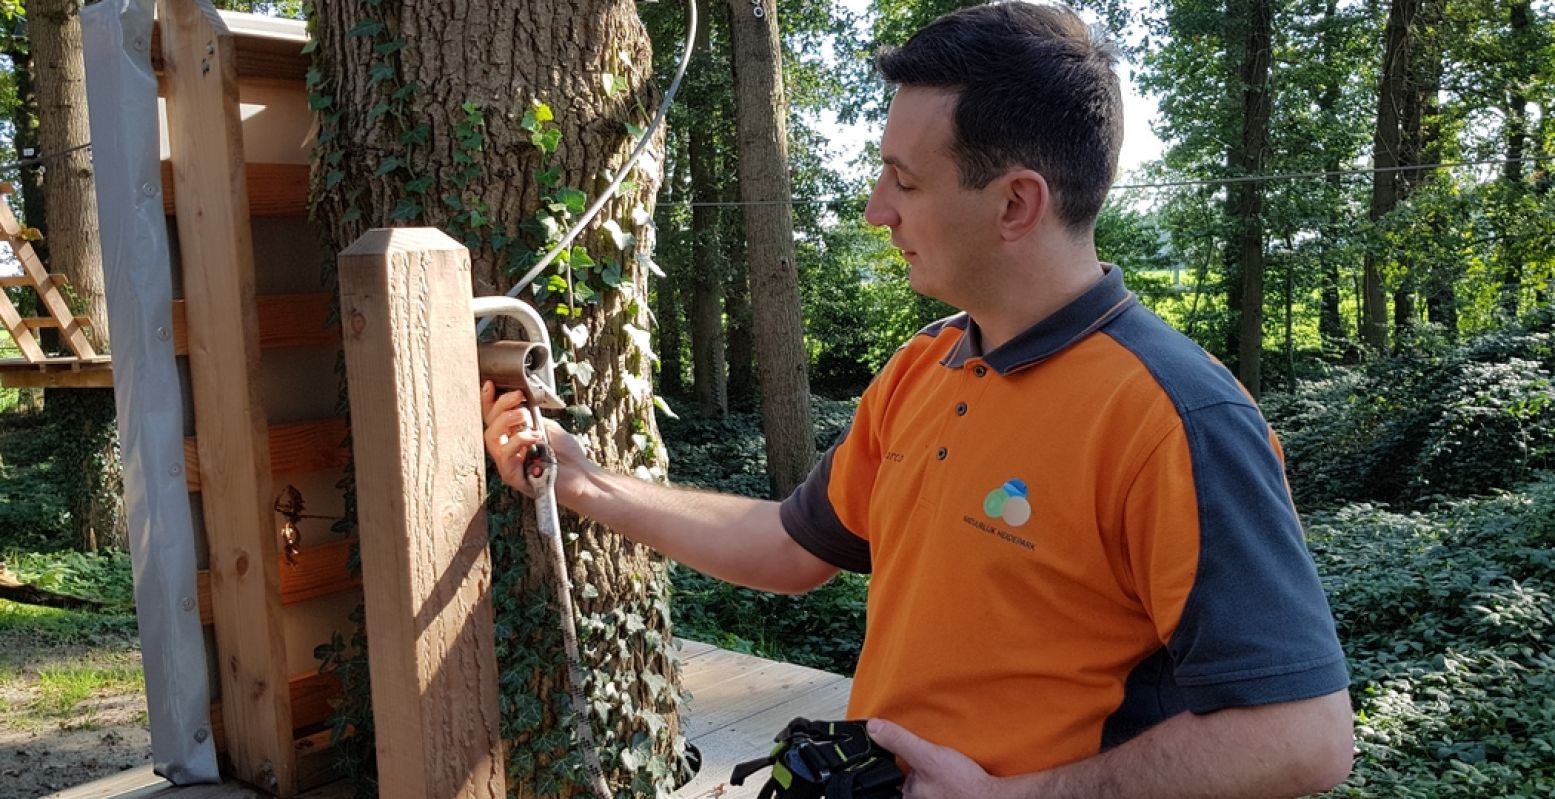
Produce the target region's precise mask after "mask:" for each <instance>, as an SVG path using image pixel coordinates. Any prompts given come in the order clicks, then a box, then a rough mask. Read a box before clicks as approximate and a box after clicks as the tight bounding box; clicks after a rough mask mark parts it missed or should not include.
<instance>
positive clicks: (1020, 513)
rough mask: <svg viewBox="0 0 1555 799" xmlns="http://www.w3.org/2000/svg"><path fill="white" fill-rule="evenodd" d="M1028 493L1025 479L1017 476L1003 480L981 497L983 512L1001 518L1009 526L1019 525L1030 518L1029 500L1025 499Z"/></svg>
mask: <svg viewBox="0 0 1555 799" xmlns="http://www.w3.org/2000/svg"><path fill="white" fill-rule="evenodd" d="M1029 493H1030V492H1029V491H1027V489H1026V481H1024V480H1021V479H1019V478H1010V479H1009V480H1005V481H1004V485H1001V486H999V487H998V488H995V489H994V490H992V491H990V492H988V496H987V497H986V498H984V499H983V512H984V513H986V514H988V517H989V518H991V519H1001V520H1003V521H1004V523H1005V524H1007V525H1009V526H1011V527H1019V526H1021V525H1023V524H1025V523H1026V522H1028V521H1030V520H1031V502H1030V501H1029V500H1028V499H1026V497H1027V495H1028V494H1029Z"/></svg>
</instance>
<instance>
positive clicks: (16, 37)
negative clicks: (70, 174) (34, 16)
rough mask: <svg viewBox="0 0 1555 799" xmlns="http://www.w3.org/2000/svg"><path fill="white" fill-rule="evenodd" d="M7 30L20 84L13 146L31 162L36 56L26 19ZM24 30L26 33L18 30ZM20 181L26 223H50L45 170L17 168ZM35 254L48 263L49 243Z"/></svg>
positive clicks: (33, 153) (6, 51) (35, 120)
mask: <svg viewBox="0 0 1555 799" xmlns="http://www.w3.org/2000/svg"><path fill="white" fill-rule="evenodd" d="M6 27H7V30H6V31H5V35H4V37H3V38H0V41H3V42H4V51H3V54H4V55H6V56H8V57H10V59H11V81H12V82H13V83H15V84H16V108H15V110H14V111H13V112H12V114H11V126H12V130H13V131H14V139H13V140H12V144H13V145H15V150H16V157H17V158H18V159H22V160H27V159H31V158H35V157H37V155H38V150H39V144H38V92H37V88H36V86H35V85H34V84H33V80H32V54H31V53H30V52H28V49H27V39H26V38H25V34H26V30H25V27H23V18H22V17H14V18H12V19H10V20H7V21H6ZM17 28H22V30H17ZM17 174H18V175H19V177H20V180H19V181H18V184H17V189H18V193H19V194H21V196H22V221H23V222H25V223H26V224H28V225H31V226H34V227H40V228H41V227H43V226H44V225H45V224H47V218H46V216H45V215H46V213H47V210H46V209H47V205H46V203H45V198H44V195H43V168H42V167H40V166H37V165H36V164H33V165H28V166H24V167H21V168H19V169H17ZM32 248H33V251H34V252H36V253H37V254H38V257H39V258H42V259H43V260H44V263H47V262H48V242H47V241H41V240H40V241H35V242H33V243H32Z"/></svg>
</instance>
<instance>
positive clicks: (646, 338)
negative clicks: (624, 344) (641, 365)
mask: <svg viewBox="0 0 1555 799" xmlns="http://www.w3.org/2000/svg"><path fill="white" fill-rule="evenodd" d="M621 329H622V330H623V331H625V332H626V336H627V338H629V339H631V341H632V346H634V347H636V348H637V349H639V350H641V351H642V353H643V354H644V355H646V356H648V360H651V361H657V360H658V359H659V357H658V356H657V355H654V354H653V334H652V333H649V332H648V331H646V330H644V329H642V328H640V327H638V326H637V325H634V324H632V323H631V322H627V323H626V324H625V325H622V326H621Z"/></svg>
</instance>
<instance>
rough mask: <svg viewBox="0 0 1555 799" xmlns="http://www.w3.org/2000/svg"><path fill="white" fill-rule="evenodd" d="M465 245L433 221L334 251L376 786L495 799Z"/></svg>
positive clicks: (495, 747)
mask: <svg viewBox="0 0 1555 799" xmlns="http://www.w3.org/2000/svg"><path fill="white" fill-rule="evenodd" d="M470 294H471V289H470V257H469V253H468V252H467V251H466V250H465V249H464V247H462V246H460V245H459V243H458V242H456V241H454V240H453V239H451V238H449V237H448V236H447V235H445V234H443V233H441V232H439V231H437V230H433V229H430V228H417V229H411V228H396V229H379V230H372V231H368V232H367V233H366V234H364V235H363V236H362V237H361V238H360V239H357V241H356V243H354V244H352V245H351V246H350V247H349V248H348V249H346V251H345V252H342V253H341V254H340V295H341V296H340V313H341V319H342V325H341V326H342V328H343V329H344V330H343V333H344V337H345V353H346V375H347V378H346V379H347V385H348V387H349V389H350V392H351V429H352V443H353V449H354V451H355V454H356V486H357V508H358V515H359V521H360V528H361V541H362V549H361V553H362V583H363V592H364V594H365V595H366V600H367V626H368V634H369V637H370V639H371V646H370V647H369V648H368V668H369V671H370V672H371V675H372V686H373V688H372V693H373V725H374V729H375V731H376V735H377V746H378V785H379V791H380V792H381V794H382V795H383V796H384V797H386V799H393V798H394V797H415V799H422V797H427V799H432V798H434V797H436V798H437V799H442V798H443V797H461V798H467V799H487V797H490V799H502V797H504V796H505V795H506V789H505V786H504V783H505V778H504V761H505V759H504V758H503V756H502V739H501V736H500V734H499V732H498V701H497V664H496V651H495V649H496V647H495V643H494V640H493V633H492V608H491V596H490V591H491V556H490V553H489V550H488V549H487V541H486V514H485V509H484V505H483V498H484V496H485V491H486V461H485V457H484V455H483V448H482V442H481V428H482V424H481V417H480V396H479V393H478V392H479V385H478V379H479V378H478V376H477V372H476V361H475V319H474V317H473V316H472V315H471V311H470Z"/></svg>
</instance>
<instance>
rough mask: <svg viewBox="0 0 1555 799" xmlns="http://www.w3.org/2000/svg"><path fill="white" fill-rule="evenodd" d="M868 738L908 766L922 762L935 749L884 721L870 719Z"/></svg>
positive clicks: (926, 742) (892, 723)
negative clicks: (908, 764)
mask: <svg viewBox="0 0 1555 799" xmlns="http://www.w3.org/2000/svg"><path fill="white" fill-rule="evenodd" d="M868 729H869V737H871V738H873V739H875V743H878V744H880V745H881V746H883V747H885V748H887V749H889V750H891V751H892V752H893V753H895V754H896V756H897V757H900V758H901V759H903V760H905V761H907V762H908V763H910V764H916V763H919V762H922V761H923V760H924V758H925V756H926V755H928V754H929V753H930V752H932V751H933V750H934V749H935V748H936V747H935V746H934V744H931V743H929V742H928V741H925V740H923V739H922V738H919V737H918V736H916V735H913V734H912V733H910V732H908V731H907V730H906V728H904V727H902V726H901V725H900V724H896V723H894V722H890V721H886V720H885V719H870V721H869V727H868Z"/></svg>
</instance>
